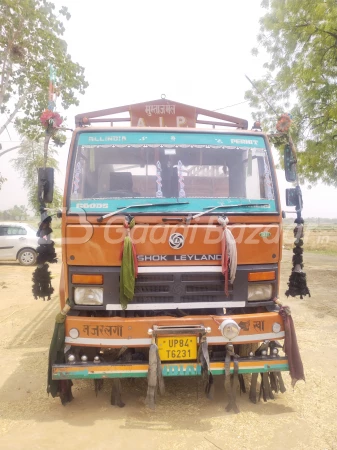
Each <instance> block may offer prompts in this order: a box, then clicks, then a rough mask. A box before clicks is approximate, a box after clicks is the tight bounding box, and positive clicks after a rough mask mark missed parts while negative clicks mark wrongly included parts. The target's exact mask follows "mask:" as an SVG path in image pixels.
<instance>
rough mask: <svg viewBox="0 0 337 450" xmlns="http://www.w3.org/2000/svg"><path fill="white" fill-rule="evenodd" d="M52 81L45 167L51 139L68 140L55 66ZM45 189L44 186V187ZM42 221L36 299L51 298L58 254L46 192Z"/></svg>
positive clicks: (46, 119)
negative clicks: (58, 105)
mask: <svg viewBox="0 0 337 450" xmlns="http://www.w3.org/2000/svg"><path fill="white" fill-rule="evenodd" d="M49 78H50V83H49V102H48V108H47V109H46V110H45V111H43V113H42V114H41V117H40V122H41V125H42V126H43V128H44V129H45V140H44V169H45V170H46V167H47V160H48V146H49V142H50V139H52V140H53V142H54V143H55V144H56V145H63V144H64V143H65V141H66V137H65V135H63V134H62V133H61V132H60V131H59V127H60V125H61V124H62V122H63V119H62V117H61V116H60V114H59V113H58V112H55V111H54V107H55V101H54V97H55V81H56V74H55V70H54V68H53V66H51V67H50V75H49ZM42 190H43V187H42ZM39 201H40V212H41V222H40V224H39V229H38V231H37V233H36V235H37V237H38V238H39V239H38V244H39V246H38V248H37V249H36V251H37V254H38V256H37V260H36V262H37V267H36V269H35V271H34V273H33V278H32V281H33V287H32V292H33V295H34V298H35V299H38V298H43V300H45V299H46V298H47V300H50V299H51V295H52V293H53V292H54V288H53V287H52V285H51V272H50V271H49V265H48V263H50V264H52V263H56V262H57V255H56V252H55V246H54V241H52V240H51V234H52V232H53V230H52V228H51V222H52V216H51V215H48V214H47V209H46V205H45V202H44V193H43V192H39Z"/></svg>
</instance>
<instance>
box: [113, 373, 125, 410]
mask: <svg viewBox="0 0 337 450" xmlns="http://www.w3.org/2000/svg"><path fill="white" fill-rule="evenodd" d="M111 404H112V405H115V406H119V407H120V408H123V407H124V406H125V403H124V402H123V401H122V384H121V380H120V378H114V379H113V382H112V389H111Z"/></svg>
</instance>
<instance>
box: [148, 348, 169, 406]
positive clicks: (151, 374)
mask: <svg viewBox="0 0 337 450" xmlns="http://www.w3.org/2000/svg"><path fill="white" fill-rule="evenodd" d="M147 383H148V384H147V395H146V400H145V403H146V405H147V406H148V407H149V408H150V409H155V406H156V395H157V390H158V389H159V392H160V394H161V395H164V393H165V384H164V378H163V373H162V367H161V361H160V358H159V353H158V347H157V345H156V344H155V343H152V344H151V346H150V351H149V370H148V375H147Z"/></svg>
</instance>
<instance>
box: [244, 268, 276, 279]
mask: <svg viewBox="0 0 337 450" xmlns="http://www.w3.org/2000/svg"><path fill="white" fill-rule="evenodd" d="M269 280H275V271H274V270H273V271H270V272H249V274H248V281H269Z"/></svg>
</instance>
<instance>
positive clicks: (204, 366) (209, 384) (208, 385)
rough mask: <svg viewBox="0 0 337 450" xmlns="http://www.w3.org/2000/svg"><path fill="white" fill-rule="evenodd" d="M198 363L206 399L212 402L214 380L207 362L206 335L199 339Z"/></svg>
mask: <svg viewBox="0 0 337 450" xmlns="http://www.w3.org/2000/svg"><path fill="white" fill-rule="evenodd" d="M198 361H199V362H200V365H201V377H202V381H203V387H204V391H205V394H206V397H207V398H209V399H210V400H212V399H213V394H214V380H213V375H212V372H211V371H210V362H209V353H208V344H207V339H206V335H202V336H201V338H200V345H199V350H198Z"/></svg>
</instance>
